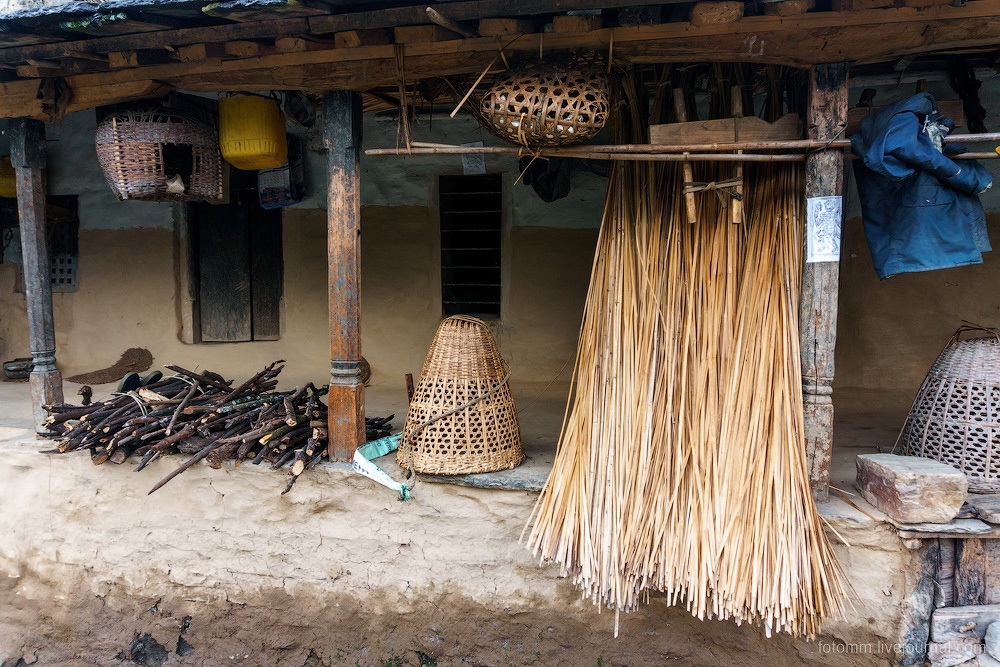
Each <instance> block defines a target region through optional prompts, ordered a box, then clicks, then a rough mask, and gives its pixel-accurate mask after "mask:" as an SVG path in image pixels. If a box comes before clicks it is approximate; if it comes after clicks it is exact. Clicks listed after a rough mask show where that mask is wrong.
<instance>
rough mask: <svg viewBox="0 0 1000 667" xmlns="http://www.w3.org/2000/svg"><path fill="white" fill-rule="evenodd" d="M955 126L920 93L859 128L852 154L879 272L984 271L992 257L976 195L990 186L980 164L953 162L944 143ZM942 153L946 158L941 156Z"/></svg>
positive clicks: (872, 116) (883, 110)
mask: <svg viewBox="0 0 1000 667" xmlns="http://www.w3.org/2000/svg"><path fill="white" fill-rule="evenodd" d="M953 127H954V124H953V123H952V122H951V120H950V119H948V118H944V117H943V116H941V115H940V114H939V113H938V110H937V104H936V102H935V101H934V98H933V97H932V96H931V95H929V94H928V93H920V94H917V95H914V96H912V97H910V98H907V99H905V100H900V101H899V102H896V103H894V104H891V105H889V106H886V107H883V108H881V109H879V110H877V111H875V112H873V113H872V114H870V115H868V116H866V117H865V118H864V119H863V120H862V121H861V131H860V132H858V133H856V134H854V135H853V136H852V137H851V150H852V151H853V152H854V153H855V154H856V155H857V156H858V157H860V158H861V160H857V161H855V163H854V174H855V177H856V179H857V183H858V195H859V197H860V199H861V212H862V221H863V223H864V227H865V236H866V238H867V239H868V247H869V249H870V250H871V255H872V260H873V261H874V264H875V272H876V273H877V274H878V277H879V278H880V279H885V278H888V277H890V276H893V275H896V274H898V273H907V272H915V271H932V270H934V269H944V268H949V267H954V266H965V265H969V264H981V263H982V261H983V258H982V253H983V252H987V251H989V250H991V249H992V248H991V247H990V243H989V237H988V236H987V233H986V215H985V213H984V211H983V206H982V204H981V203H980V201H979V197H978V193H981V192H983V191H985V190H986V189H987V188H989V187H990V185H992V180H993V179H992V176H991V175H990V173H989V172H988V171H987V170H986V169H985V168H984V167H983V166H982V165H980V164H979V163H977V162H975V161H972V160H963V161H962V162H961V163H958V162H955V161H954V160H952V159H951V158H950V157H949V155H954V154H955V152H956V151H951V150H949V148H950V147H949V146H947V145H944V144H943V142H942V141H941V138H942V136H943V134H947V132H948V131H950V130H951V129H952V128H953ZM942 151H943V152H942Z"/></svg>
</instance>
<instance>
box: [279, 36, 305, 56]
mask: <svg viewBox="0 0 1000 667" xmlns="http://www.w3.org/2000/svg"><path fill="white" fill-rule="evenodd" d="M309 44H310V42H309V40H306V39H302V38H301V37H279V38H278V39H276V40H274V50H275V51H277V52H278V53H305V52H306V51H308V50H309Z"/></svg>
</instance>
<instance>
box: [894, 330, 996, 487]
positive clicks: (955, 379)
mask: <svg viewBox="0 0 1000 667" xmlns="http://www.w3.org/2000/svg"><path fill="white" fill-rule="evenodd" d="M973 331H980V332H985V333H987V334H989V335H987V336H980V337H977V338H968V339H965V340H962V334H964V333H967V332H973ZM900 444H901V449H902V451H901V453H902V454H904V455H908V456H924V457H926V458H930V459H934V460H936V461H940V462H942V463H947V464H948V465H950V466H952V467H954V468H958V469H959V470H961V471H962V472H964V473H965V474H966V476H967V477H968V479H969V491H971V492H974V493H1000V451H998V449H1000V330H997V329H984V328H981V327H974V326H963V327H960V328H959V329H958V331H956V332H955V335H954V336H952V338H951V341H950V342H949V343H948V345H947V346H945V348H944V350H942V351H941V354H939V355H938V358H937V360H936V361H935V362H934V365H933V366H931V369H930V371H929V372H928V373H927V377H926V378H924V382H923V384H922V385H921V387H920V391H919V392H917V398H916V399H915V400H914V402H913V407H912V408H911V409H910V414H909V416H908V417H907V418H906V425H905V426H904V427H903V434H902V436H901V439H900Z"/></svg>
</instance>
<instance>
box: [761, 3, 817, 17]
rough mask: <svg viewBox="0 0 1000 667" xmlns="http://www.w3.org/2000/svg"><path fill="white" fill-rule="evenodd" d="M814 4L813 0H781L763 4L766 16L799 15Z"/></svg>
mask: <svg viewBox="0 0 1000 667" xmlns="http://www.w3.org/2000/svg"><path fill="white" fill-rule="evenodd" d="M815 6H816V2H815V0H782V2H768V3H765V4H764V14H765V15H766V16H800V15H801V14H805V13H806V12H807V11H809V10H810V9H812V8H813V7H815Z"/></svg>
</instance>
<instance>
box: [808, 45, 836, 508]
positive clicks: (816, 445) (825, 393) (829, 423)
mask: <svg viewBox="0 0 1000 667" xmlns="http://www.w3.org/2000/svg"><path fill="white" fill-rule="evenodd" d="M847 69H848V68H847V64H846V63H834V64H828V65H816V66H814V67H813V68H812V69H811V70H810V71H809V107H808V111H807V118H806V126H807V128H808V133H809V138H810V139H821V140H830V139H837V138H840V137H841V136H842V135H843V131H844V129H845V128H846V127H847ZM843 184H844V155H843V153H842V152H841V151H840V150H820V151H816V152H814V153H812V154H810V155H809V157H808V158H807V160H806V193H805V194H806V212H807V215H806V218H807V222H806V226H807V230H806V242H805V246H806V247H805V253H806V263H805V264H804V265H803V270H802V300H801V302H800V305H799V342H800V345H801V353H802V390H803V399H804V401H805V436H806V453H807V456H808V462H809V481H810V484H811V485H812V491H813V497H814V498H815V499H816V500H817V501H823V500H826V499H827V496H828V494H829V485H830V453H831V449H832V447H833V372H834V364H833V352H834V347H835V346H836V343H837V292H838V283H839V280H840V230H841V224H842V221H843V205H842V193H843Z"/></svg>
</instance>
